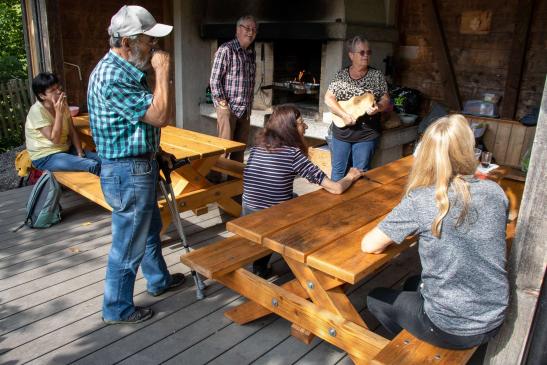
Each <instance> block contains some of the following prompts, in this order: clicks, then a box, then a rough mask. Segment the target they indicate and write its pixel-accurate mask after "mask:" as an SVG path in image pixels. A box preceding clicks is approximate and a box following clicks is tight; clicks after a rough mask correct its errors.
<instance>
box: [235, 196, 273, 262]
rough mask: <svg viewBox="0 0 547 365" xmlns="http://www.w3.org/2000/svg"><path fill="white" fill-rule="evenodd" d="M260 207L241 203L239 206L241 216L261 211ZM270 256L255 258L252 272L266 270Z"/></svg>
mask: <svg viewBox="0 0 547 365" xmlns="http://www.w3.org/2000/svg"><path fill="white" fill-rule="evenodd" d="M261 210H262V209H253V208H249V207H248V206H246V205H245V204H242V206H241V216H245V215H249V214H251V213H254V212H258V211H261ZM271 257H272V254H269V255H266V256H264V257H261V258H259V259H258V260H255V261H254V262H253V272H257V271H260V270H266V269H267V268H268V263H269V262H270V258H271Z"/></svg>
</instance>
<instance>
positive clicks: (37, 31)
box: [21, 0, 64, 86]
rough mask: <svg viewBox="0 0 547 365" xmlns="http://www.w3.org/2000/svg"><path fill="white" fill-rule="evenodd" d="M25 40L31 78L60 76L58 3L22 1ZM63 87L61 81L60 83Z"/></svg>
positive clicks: (60, 40)
mask: <svg viewBox="0 0 547 365" xmlns="http://www.w3.org/2000/svg"><path fill="white" fill-rule="evenodd" d="M21 6H22V8H23V9H24V15H25V16H24V19H23V20H24V22H25V25H24V30H25V35H26V37H25V40H26V42H27V46H28V50H27V53H28V56H29V57H28V59H29V60H30V65H29V68H30V69H31V73H32V75H31V76H35V75H36V74H38V73H39V72H44V71H47V72H54V73H56V74H57V75H58V76H59V77H61V78H62V76H63V74H64V73H63V42H62V39H61V36H62V34H61V19H60V12H59V1H58V0H22V3H21ZM61 83H63V86H64V80H61Z"/></svg>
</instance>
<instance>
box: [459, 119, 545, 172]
mask: <svg viewBox="0 0 547 365" xmlns="http://www.w3.org/2000/svg"><path fill="white" fill-rule="evenodd" d="M466 118H467V120H468V121H469V122H477V123H484V124H486V126H487V128H486V131H485V132H484V137H483V142H484V145H485V147H486V149H487V150H488V151H491V152H492V155H493V156H494V159H495V161H496V163H497V164H502V165H507V166H513V167H520V160H521V158H522V156H523V155H524V154H525V153H526V151H527V150H528V148H530V147H531V146H532V143H533V141H534V135H535V132H536V127H527V126H525V125H523V124H521V123H519V122H516V121H513V120H508V119H493V118H485V117H475V116H466Z"/></svg>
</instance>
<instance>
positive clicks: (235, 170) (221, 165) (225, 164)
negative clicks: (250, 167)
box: [211, 157, 245, 179]
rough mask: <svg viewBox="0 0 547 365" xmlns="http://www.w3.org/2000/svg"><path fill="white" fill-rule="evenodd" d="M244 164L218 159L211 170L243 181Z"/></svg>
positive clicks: (222, 158)
mask: <svg viewBox="0 0 547 365" xmlns="http://www.w3.org/2000/svg"><path fill="white" fill-rule="evenodd" d="M244 168H245V164H244V163H242V162H239V161H234V160H229V159H227V158H224V157H220V158H219V159H218V161H217V162H216V163H215V165H214V166H213V167H212V168H211V170H215V171H217V172H220V173H223V174H226V175H229V176H233V177H236V178H238V179H243V169H244Z"/></svg>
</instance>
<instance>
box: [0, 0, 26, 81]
mask: <svg viewBox="0 0 547 365" xmlns="http://www.w3.org/2000/svg"><path fill="white" fill-rule="evenodd" d="M0 34H1V35H2V36H1V37H0V82H2V81H6V80H9V79H26V78H27V55H26V52H25V41H24V38H23V17H22V12H21V2H20V1H19V0H0Z"/></svg>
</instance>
